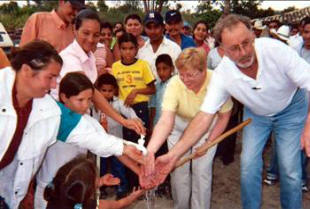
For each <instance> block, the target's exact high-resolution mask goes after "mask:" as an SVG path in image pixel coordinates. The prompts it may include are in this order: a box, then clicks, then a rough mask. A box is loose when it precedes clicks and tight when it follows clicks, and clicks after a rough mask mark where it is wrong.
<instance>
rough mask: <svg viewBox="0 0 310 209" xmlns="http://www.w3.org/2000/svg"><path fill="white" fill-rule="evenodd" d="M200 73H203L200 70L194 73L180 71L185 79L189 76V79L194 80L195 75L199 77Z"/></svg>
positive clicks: (180, 74)
mask: <svg viewBox="0 0 310 209" xmlns="http://www.w3.org/2000/svg"><path fill="white" fill-rule="evenodd" d="M199 74H201V72H200V71H197V72H194V73H179V76H180V78H181V79H182V80H183V79H185V78H187V79H188V80H193V79H195V77H197V76H198V75H199Z"/></svg>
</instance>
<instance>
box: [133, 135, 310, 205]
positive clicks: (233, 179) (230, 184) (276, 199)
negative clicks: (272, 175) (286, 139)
mask: <svg viewBox="0 0 310 209" xmlns="http://www.w3.org/2000/svg"><path fill="white" fill-rule="evenodd" d="M240 142H241V141H240V140H239V141H238V142H237V148H236V153H235V161H234V162H233V163H231V164H230V165H228V166H224V165H223V164H222V161H221V160H220V158H215V161H214V170H213V192H212V203H211V209H240V208H241V197H240V160H239V159H240V158H239V157H240V151H241V143H240ZM269 153H270V148H268V147H267V148H266V151H265V153H264V161H265V167H266V165H267V163H268V162H269V161H268V160H269V156H270V154H269ZM308 173H310V166H308ZM172 208H173V201H172V200H169V199H167V198H165V197H163V198H158V197H157V198H156V203H155V209H172ZM280 208H281V207H280V189H279V183H277V184H276V185H274V186H267V185H263V205H262V209H280ZM303 208H304V209H310V192H307V193H304V194H303ZM130 209H147V205H146V201H145V200H140V201H137V202H136V203H135V204H134V205H132V206H131V207H130ZM150 209H151V208H150ZM193 209H198V208H193Z"/></svg>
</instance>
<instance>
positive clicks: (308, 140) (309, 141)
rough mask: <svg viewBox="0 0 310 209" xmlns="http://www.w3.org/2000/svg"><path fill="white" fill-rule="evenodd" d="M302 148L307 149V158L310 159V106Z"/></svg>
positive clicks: (302, 138)
mask: <svg viewBox="0 0 310 209" xmlns="http://www.w3.org/2000/svg"><path fill="white" fill-rule="evenodd" d="M301 148H302V149H305V152H306V154H307V156H308V157H310V106H309V107H308V115H307V120H306V124H305V127H304V131H303V133H302V136H301Z"/></svg>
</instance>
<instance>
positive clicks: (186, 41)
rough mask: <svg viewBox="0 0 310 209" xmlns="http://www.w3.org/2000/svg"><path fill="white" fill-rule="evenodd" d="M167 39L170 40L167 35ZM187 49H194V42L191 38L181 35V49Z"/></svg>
mask: <svg viewBox="0 0 310 209" xmlns="http://www.w3.org/2000/svg"><path fill="white" fill-rule="evenodd" d="M167 38H168V39H170V40H171V38H170V36H169V35H167ZM189 47H196V44H195V41H194V40H193V39H192V38H191V37H189V36H186V35H184V34H181V49H182V50H184V49H186V48H189Z"/></svg>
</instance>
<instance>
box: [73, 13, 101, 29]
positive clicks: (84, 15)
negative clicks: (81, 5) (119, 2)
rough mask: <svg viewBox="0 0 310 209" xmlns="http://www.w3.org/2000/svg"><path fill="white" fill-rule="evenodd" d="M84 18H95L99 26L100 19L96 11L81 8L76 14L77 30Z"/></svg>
mask: <svg viewBox="0 0 310 209" xmlns="http://www.w3.org/2000/svg"><path fill="white" fill-rule="evenodd" d="M84 20H97V21H98V23H99V24H100V27H101V21H100V18H99V15H98V14H97V12H95V11H94V10H91V9H83V10H81V11H80V12H79V13H78V14H77V16H76V19H75V30H78V29H79V28H80V27H81V26H82V23H83V21H84ZM100 30H101V28H100Z"/></svg>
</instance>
